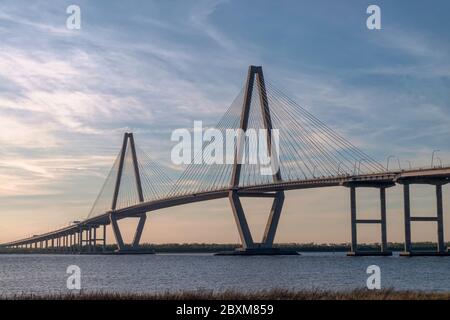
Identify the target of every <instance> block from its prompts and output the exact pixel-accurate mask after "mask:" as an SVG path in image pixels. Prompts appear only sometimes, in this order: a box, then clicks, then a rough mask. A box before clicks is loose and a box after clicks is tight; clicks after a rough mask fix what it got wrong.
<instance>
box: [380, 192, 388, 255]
mask: <svg viewBox="0 0 450 320" xmlns="http://www.w3.org/2000/svg"><path fill="white" fill-rule="evenodd" d="M380 210H381V252H387V251H388V250H387V249H388V246H387V221H386V188H385V187H381V188H380Z"/></svg>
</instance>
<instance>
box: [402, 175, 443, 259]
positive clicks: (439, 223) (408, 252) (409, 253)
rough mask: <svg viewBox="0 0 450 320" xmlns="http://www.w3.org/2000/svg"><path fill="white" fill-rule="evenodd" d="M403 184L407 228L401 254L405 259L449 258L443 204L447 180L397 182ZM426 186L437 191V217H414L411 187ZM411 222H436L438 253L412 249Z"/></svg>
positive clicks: (431, 179) (417, 179) (405, 180)
mask: <svg viewBox="0 0 450 320" xmlns="http://www.w3.org/2000/svg"><path fill="white" fill-rule="evenodd" d="M397 182H398V183H401V184H403V210H404V227H405V249H404V251H403V252H402V253H400V255H401V256H403V257H414V256H449V255H450V253H449V251H448V249H447V248H446V246H445V240H444V211H443V202H442V186H443V185H445V184H447V183H448V181H447V179H441V178H438V177H437V178H430V177H427V178H426V179H420V178H417V177H414V178H411V179H401V180H399V181H397ZM411 184H426V185H433V186H434V187H435V189H436V216H426V217H420V216H412V215H411V199H410V185H411ZM411 222H436V229H437V230H436V231H437V232H436V233H437V249H436V251H417V250H414V249H413V248H412V242H411Z"/></svg>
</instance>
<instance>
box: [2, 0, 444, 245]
mask: <svg viewBox="0 0 450 320" xmlns="http://www.w3.org/2000/svg"><path fill="white" fill-rule="evenodd" d="M72 4H76V5H78V6H79V7H80V9H81V29H80V30H71V29H68V28H67V27H66V19H67V17H68V14H67V13H66V8H67V7H68V6H69V5H72ZM371 4H376V5H378V6H379V7H380V8H381V26H382V28H381V30H369V29H368V28H367V27H366V19H367V18H368V14H367V13H366V9H367V7H368V6H369V5H371ZM448 12H450V3H449V2H448V1H446V0H435V1H433V2H432V3H430V2H428V1H424V0H420V1H419V0H415V1H406V0H397V1H362V0H358V1H357V0H352V1H345V2H343V1H339V2H338V1H324V0H319V1H317V0H316V1H267V0H263V1H231V0H230V1H126V2H125V1H79V0H77V1H74V0H71V1H39V0H37V1H33V2H29V1H24V0H14V1H12V0H11V1H10V0H0V39H1V41H0V180H1V184H0V242H4V241H9V240H14V239H17V238H21V237H24V236H29V235H32V234H38V233H42V232H46V231H49V230H51V229H54V228H56V227H61V226H64V225H67V224H68V223H69V222H70V221H73V220H78V219H83V218H85V217H86V216H87V215H88V213H89V209H90V207H91V206H92V203H93V202H94V200H95V198H96V196H97V194H98V192H99V190H100V188H101V186H102V183H103V181H104V179H105V177H106V175H107V173H108V171H109V169H110V168H111V166H112V164H113V161H114V159H115V158H116V156H117V154H118V152H119V150H120V146H121V140H122V135H123V133H124V132H125V131H133V132H134V134H135V140H136V143H137V144H138V145H139V147H140V148H142V149H143V150H145V151H146V153H147V154H148V155H149V156H150V157H151V158H152V159H153V160H155V161H158V162H159V163H161V164H162V165H164V166H166V169H167V170H168V172H170V173H171V174H173V175H174V176H176V175H177V174H179V173H180V170H179V169H178V168H176V167H174V166H172V165H171V163H170V150H171V148H172V147H173V145H174V142H171V141H170V135H171V132H172V131H173V130H174V129H176V128H192V126H193V122H194V121H195V120H202V121H203V122H204V123H207V124H214V123H216V122H217V120H218V119H219V118H220V117H221V115H222V114H223V113H224V111H225V110H226V109H227V107H228V106H229V105H230V104H231V102H232V101H233V99H234V97H235V96H236V95H237V94H238V93H239V91H240V90H241V88H242V85H243V83H244V80H245V76H246V72H247V67H248V66H249V65H262V66H263V68H264V73H265V78H266V79H267V80H269V81H270V82H271V83H273V84H274V85H275V86H276V87H278V88H280V89H282V90H283V91H284V92H285V93H286V94H287V95H289V96H290V97H291V98H292V99H293V100H295V101H296V102H297V103H299V104H300V105H302V106H304V107H305V108H306V109H307V110H309V111H310V112H311V113H312V114H314V115H315V116H316V117H318V118H319V119H321V120H323V121H324V122H325V123H327V124H328V125H329V126H331V127H332V128H333V129H334V130H336V131H338V132H339V133H340V134H342V135H343V136H345V137H346V138H347V139H348V140H350V141H352V142H353V143H354V144H355V145H357V146H358V147H359V148H361V149H362V150H364V151H365V152H366V153H368V154H370V155H371V156H373V157H374V158H375V159H377V160H378V161H379V162H380V163H382V164H383V165H385V164H386V159H387V157H388V156H390V155H394V156H395V157H396V159H399V162H400V166H403V167H408V166H409V162H408V161H410V162H411V165H412V166H414V167H416V166H427V165H429V164H430V161H431V154H432V152H433V150H437V149H438V150H440V151H439V152H438V153H437V155H438V157H439V159H441V160H442V162H443V163H444V164H445V163H449V162H450V142H449V140H448V136H449V133H450V90H448V88H449V85H450V60H449V59H448V57H449V56H450V42H449V40H448V39H450V37H449V34H450V21H449V20H448ZM396 159H395V160H393V161H392V162H391V164H390V165H391V166H393V165H397V162H398V161H397V160H396ZM447 189H448V187H444V207H445V209H446V212H445V221H446V223H445V232H446V234H449V232H450V217H449V210H450V205H448V204H447V202H448V201H445V200H446V199H450V193H449V191H448V190H447ZM377 197H378V195H377V193H376V191H375V190H362V191H360V192H358V200H359V202H358V209H359V213H360V214H361V217H369V216H370V217H374V216H375V217H377V215H378V210H379V207H378V206H379V204H378V202H377V199H378V198H377ZM324 199H326V200H324ZM244 205H245V207H246V210H247V213H248V220H249V224H250V228H251V229H252V231H253V232H254V237H255V238H258V237H261V234H262V231H263V229H264V224H265V220H266V217H267V213H268V210H269V203H268V202H267V203H266V202H264V201H260V200H258V201H257V202H251V201H247V203H244ZM412 205H413V214H417V215H433V214H434V211H435V199H434V190H433V189H432V188H431V187H429V186H420V187H413V189H412ZM148 217H149V218H148V219H147V224H146V227H145V230H144V234H143V238H142V239H143V241H144V242H155V243H163V242H228V243H229V242H233V243H234V242H238V240H239V238H238V233H237V230H236V226H235V225H234V219H233V217H232V212H231V208H230V205H229V203H228V201H227V200H226V199H224V200H215V201H211V202H208V203H199V204H193V205H186V206H182V207H177V208H172V209H164V210H160V211H157V212H151V213H149V215H148ZM349 220H350V213H349V194H348V190H347V189H345V188H328V189H313V190H301V191H289V192H287V200H286V204H285V208H284V211H283V214H282V217H281V220H280V225H279V229H278V232H277V237H276V241H278V242H319V243H325V242H348V241H349V239H350V233H349V229H350V228H349V227H350V221H349ZM402 221H403V220H402V202H401V189H400V188H399V187H395V188H391V189H389V190H388V240H390V241H403V229H402ZM135 222H136V221H121V223H122V227H123V228H124V230H126V232H125V234H126V236H125V238H126V239H130V238H131V236H132V230H133V227H134V225H135ZM361 229H362V231H361V232H360V233H359V241H362V242H372V241H379V230H378V228H377V227H373V226H364V227H361ZM412 230H413V239H414V240H420V241H422V240H435V238H436V232H435V226H434V225H433V224H432V223H431V224H430V223H421V224H420V225H419V226H418V225H416V224H414V225H413V229H412ZM109 239H112V237H111V236H110V234H109Z"/></svg>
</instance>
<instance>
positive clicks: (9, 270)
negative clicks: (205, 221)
mask: <svg viewBox="0 0 450 320" xmlns="http://www.w3.org/2000/svg"><path fill="white" fill-rule="evenodd" d="M73 264H75V265H78V266H79V267H80V268H81V273H82V278H81V279H82V280H81V285H82V288H83V289H84V290H92V291H108V292H110V291H113V292H162V291H178V290H197V289H208V290H217V291H221V290H225V289H237V290H243V291H252V290H257V289H269V288H292V289H312V288H318V289H332V290H340V289H353V288H362V287H365V284H366V279H367V277H368V275H367V274H366V268H367V267H368V266H369V265H372V264H375V265H378V266H379V267H380V268H381V285H382V287H384V288H395V289H410V290H424V291H450V277H449V274H448V271H449V267H450V258H448V257H415V258H404V257H398V256H393V257H357V258H352V257H346V256H345V254H344V253H305V254H303V255H302V256H252V257H236V256H234V257H233V256H213V255H209V254H158V255H118V256H113V255H96V256H93V255H30V254H27V255H0V294H3V295H9V294H17V293H56V292H67V288H66V280H67V277H68V275H67V274H66V269H67V267H68V266H69V265H73Z"/></svg>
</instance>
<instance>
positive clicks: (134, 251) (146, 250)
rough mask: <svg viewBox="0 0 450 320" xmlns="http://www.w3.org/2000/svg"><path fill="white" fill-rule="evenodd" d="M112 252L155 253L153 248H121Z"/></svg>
mask: <svg viewBox="0 0 450 320" xmlns="http://www.w3.org/2000/svg"><path fill="white" fill-rule="evenodd" d="M113 254H155V250H152V249H122V250H115V251H114V252H113Z"/></svg>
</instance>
